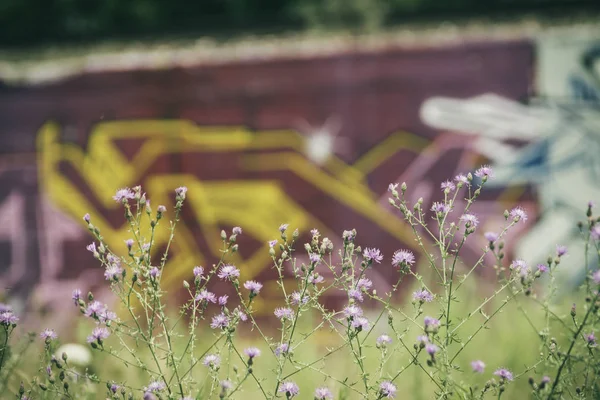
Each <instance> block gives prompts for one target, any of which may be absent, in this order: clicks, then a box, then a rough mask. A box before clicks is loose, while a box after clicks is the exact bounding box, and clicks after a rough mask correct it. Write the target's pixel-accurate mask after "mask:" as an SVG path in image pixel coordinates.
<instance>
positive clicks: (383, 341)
mask: <svg viewBox="0 0 600 400" xmlns="http://www.w3.org/2000/svg"><path fill="white" fill-rule="evenodd" d="M375 342H376V343H377V345H378V346H387V345H388V344H391V343H392V338H391V337H389V336H388V335H386V334H383V335H381V336H379V337H378V338H377V340H376V341H375Z"/></svg>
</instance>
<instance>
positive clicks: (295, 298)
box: [290, 292, 308, 306]
mask: <svg viewBox="0 0 600 400" xmlns="http://www.w3.org/2000/svg"><path fill="white" fill-rule="evenodd" d="M300 296H301V295H300V293H299V292H293V293H292V294H291V295H290V302H291V303H292V304H293V305H296V306H297V305H299V304H302V305H304V304H306V303H308V296H306V295H305V296H303V297H302V298H300Z"/></svg>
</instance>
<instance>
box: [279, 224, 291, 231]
mask: <svg viewBox="0 0 600 400" xmlns="http://www.w3.org/2000/svg"><path fill="white" fill-rule="evenodd" d="M288 226H289V224H281V225H279V232H281V233H283V232H285V231H286V230H287V228H288Z"/></svg>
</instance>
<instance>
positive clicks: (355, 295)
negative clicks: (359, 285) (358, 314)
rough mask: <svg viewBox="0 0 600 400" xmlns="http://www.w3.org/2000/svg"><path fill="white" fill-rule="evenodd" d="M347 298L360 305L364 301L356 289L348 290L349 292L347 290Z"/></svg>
mask: <svg viewBox="0 0 600 400" xmlns="http://www.w3.org/2000/svg"><path fill="white" fill-rule="evenodd" d="M348 297H350V298H351V299H354V300H356V301H359V302H361V303H362V302H363V300H364V297H363V294H362V292H361V291H360V290H358V289H350V290H348Z"/></svg>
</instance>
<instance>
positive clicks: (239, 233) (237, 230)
mask: <svg viewBox="0 0 600 400" xmlns="http://www.w3.org/2000/svg"><path fill="white" fill-rule="evenodd" d="M231 232H232V233H233V234H234V235H241V234H242V228H240V227H239V226H235V227H234V228H233V229H232V230H231Z"/></svg>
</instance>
